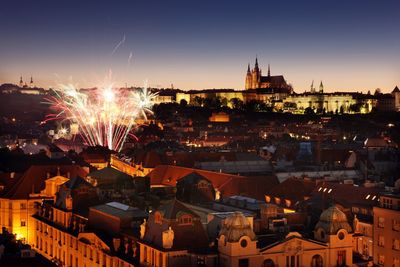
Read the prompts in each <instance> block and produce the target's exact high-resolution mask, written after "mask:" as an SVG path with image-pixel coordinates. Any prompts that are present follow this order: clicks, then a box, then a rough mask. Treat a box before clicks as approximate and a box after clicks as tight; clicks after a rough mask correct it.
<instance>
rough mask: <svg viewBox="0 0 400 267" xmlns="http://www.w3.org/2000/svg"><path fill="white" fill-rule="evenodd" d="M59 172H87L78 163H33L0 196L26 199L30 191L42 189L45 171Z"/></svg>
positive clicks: (73, 175) (75, 173) (84, 174)
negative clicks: (56, 164)
mask: <svg viewBox="0 0 400 267" xmlns="http://www.w3.org/2000/svg"><path fill="white" fill-rule="evenodd" d="M58 172H60V173H61V174H67V173H69V175H70V177H75V176H82V177H85V176H86V174H87V172H86V171H85V170H84V169H83V168H81V167H80V166H78V165H60V166H55V165H33V166H31V167H29V169H28V170H27V171H26V172H25V173H24V174H23V175H22V176H21V177H20V178H19V179H18V181H16V182H15V183H14V184H13V186H11V187H10V188H9V189H8V190H6V191H4V192H3V194H2V195H1V197H2V198H8V199H27V198H29V194H31V193H39V192H40V191H41V190H43V189H44V186H45V180H46V179H47V173H50V174H52V175H53V176H54V175H55V174H56V173H58Z"/></svg>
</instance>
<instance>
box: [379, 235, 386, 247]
mask: <svg viewBox="0 0 400 267" xmlns="http://www.w3.org/2000/svg"><path fill="white" fill-rule="evenodd" d="M378 246H380V247H384V246H385V237H384V236H383V235H380V236H379V237H378Z"/></svg>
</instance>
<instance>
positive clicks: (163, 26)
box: [0, 1, 400, 92]
mask: <svg viewBox="0 0 400 267" xmlns="http://www.w3.org/2000/svg"><path fill="white" fill-rule="evenodd" d="M289 6H290V8H288V7H289ZM78 7H79V8H78ZM399 9H400V4H399V3H398V2H396V1H385V3H384V4H382V3H377V2H375V1H352V2H351V3H347V2H342V1H339V2H335V3H320V2H317V1H310V2H307V3H301V4H300V3H294V2H291V1H287V2H285V3H274V2H271V3H264V2H258V3H257V2H252V3H248V4H243V3H241V4H239V3H229V5H228V4H226V3H221V2H220V3H211V2H207V1H205V2H204V1H203V2H201V3H194V4H193V3H186V2H180V1H174V2H172V3H168V4H167V3H163V2H157V1H156V2H151V3H148V2H147V3H144V2H141V1H134V2H130V3H124V4H121V3H112V4H111V3H109V2H104V1H97V2H93V1H86V2H85V3H80V4H79V5H78V2H74V1H72V2H71V1H69V2H68V3H67V2H61V3H60V2H57V3H53V2H50V1H45V2H44V4H41V5H35V3H30V2H29V1H15V2H13V3H7V4H5V5H4V8H2V10H1V11H0V15H1V16H2V18H3V22H2V24H1V25H0V36H2V42H1V44H0V61H1V62H2V64H1V66H0V83H8V82H12V83H17V82H18V81H19V77H20V76H21V75H22V76H23V77H24V81H27V82H29V79H30V77H31V75H32V76H33V77H34V80H35V84H36V85H38V86H42V87H46V88H47V87H54V86H56V85H57V84H58V83H67V82H73V83H75V84H77V85H78V86H80V87H86V88H87V87H94V86H97V85H98V83H99V82H101V81H102V80H103V79H104V77H105V76H107V75H108V73H109V70H111V71H112V73H113V80H114V81H115V85H116V86H124V85H125V84H128V85H131V86H142V85H143V84H144V81H145V80H148V83H149V85H150V86H153V87H165V88H168V87H170V86H171V84H173V85H174V87H175V88H180V89H205V88H233V89H244V83H245V81H244V77H245V73H246V69H247V64H248V63H250V65H251V66H253V65H254V60H255V57H256V55H257V56H258V59H259V63H260V67H261V68H262V69H263V73H266V71H267V67H268V64H270V66H271V74H272V75H280V74H282V75H284V77H285V78H286V79H287V82H288V83H290V84H292V85H293V87H294V89H295V91H296V92H303V91H304V90H309V88H310V85H311V82H312V80H314V84H316V83H319V81H321V80H322V81H323V82H324V85H325V88H326V91H327V92H333V91H363V92H367V91H368V90H370V91H373V90H375V89H376V88H381V89H382V91H383V92H390V91H391V90H392V89H393V88H394V87H395V86H396V85H399V84H400V75H399V73H400V63H399V62H400V55H399V53H398V51H399V48H400V36H399V34H398V29H397V26H398V23H397V16H396V15H397V12H398V10H399ZM270 10H273V12H271V11H270ZM323 10H326V12H324V11H323ZM16 14H17V15H16ZM38 66H40V68H38Z"/></svg>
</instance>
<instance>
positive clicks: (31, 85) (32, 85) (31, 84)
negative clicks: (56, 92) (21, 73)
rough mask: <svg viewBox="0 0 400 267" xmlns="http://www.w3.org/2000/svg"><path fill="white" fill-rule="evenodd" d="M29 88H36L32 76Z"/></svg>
mask: <svg viewBox="0 0 400 267" xmlns="http://www.w3.org/2000/svg"><path fill="white" fill-rule="evenodd" d="M29 87H30V88H34V87H35V86H34V84H33V77H32V75H31V81H30V82H29Z"/></svg>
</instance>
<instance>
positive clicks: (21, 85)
mask: <svg viewBox="0 0 400 267" xmlns="http://www.w3.org/2000/svg"><path fill="white" fill-rule="evenodd" d="M23 86H24V81H23V80H22V76H21V77H20V78H19V87H23Z"/></svg>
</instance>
